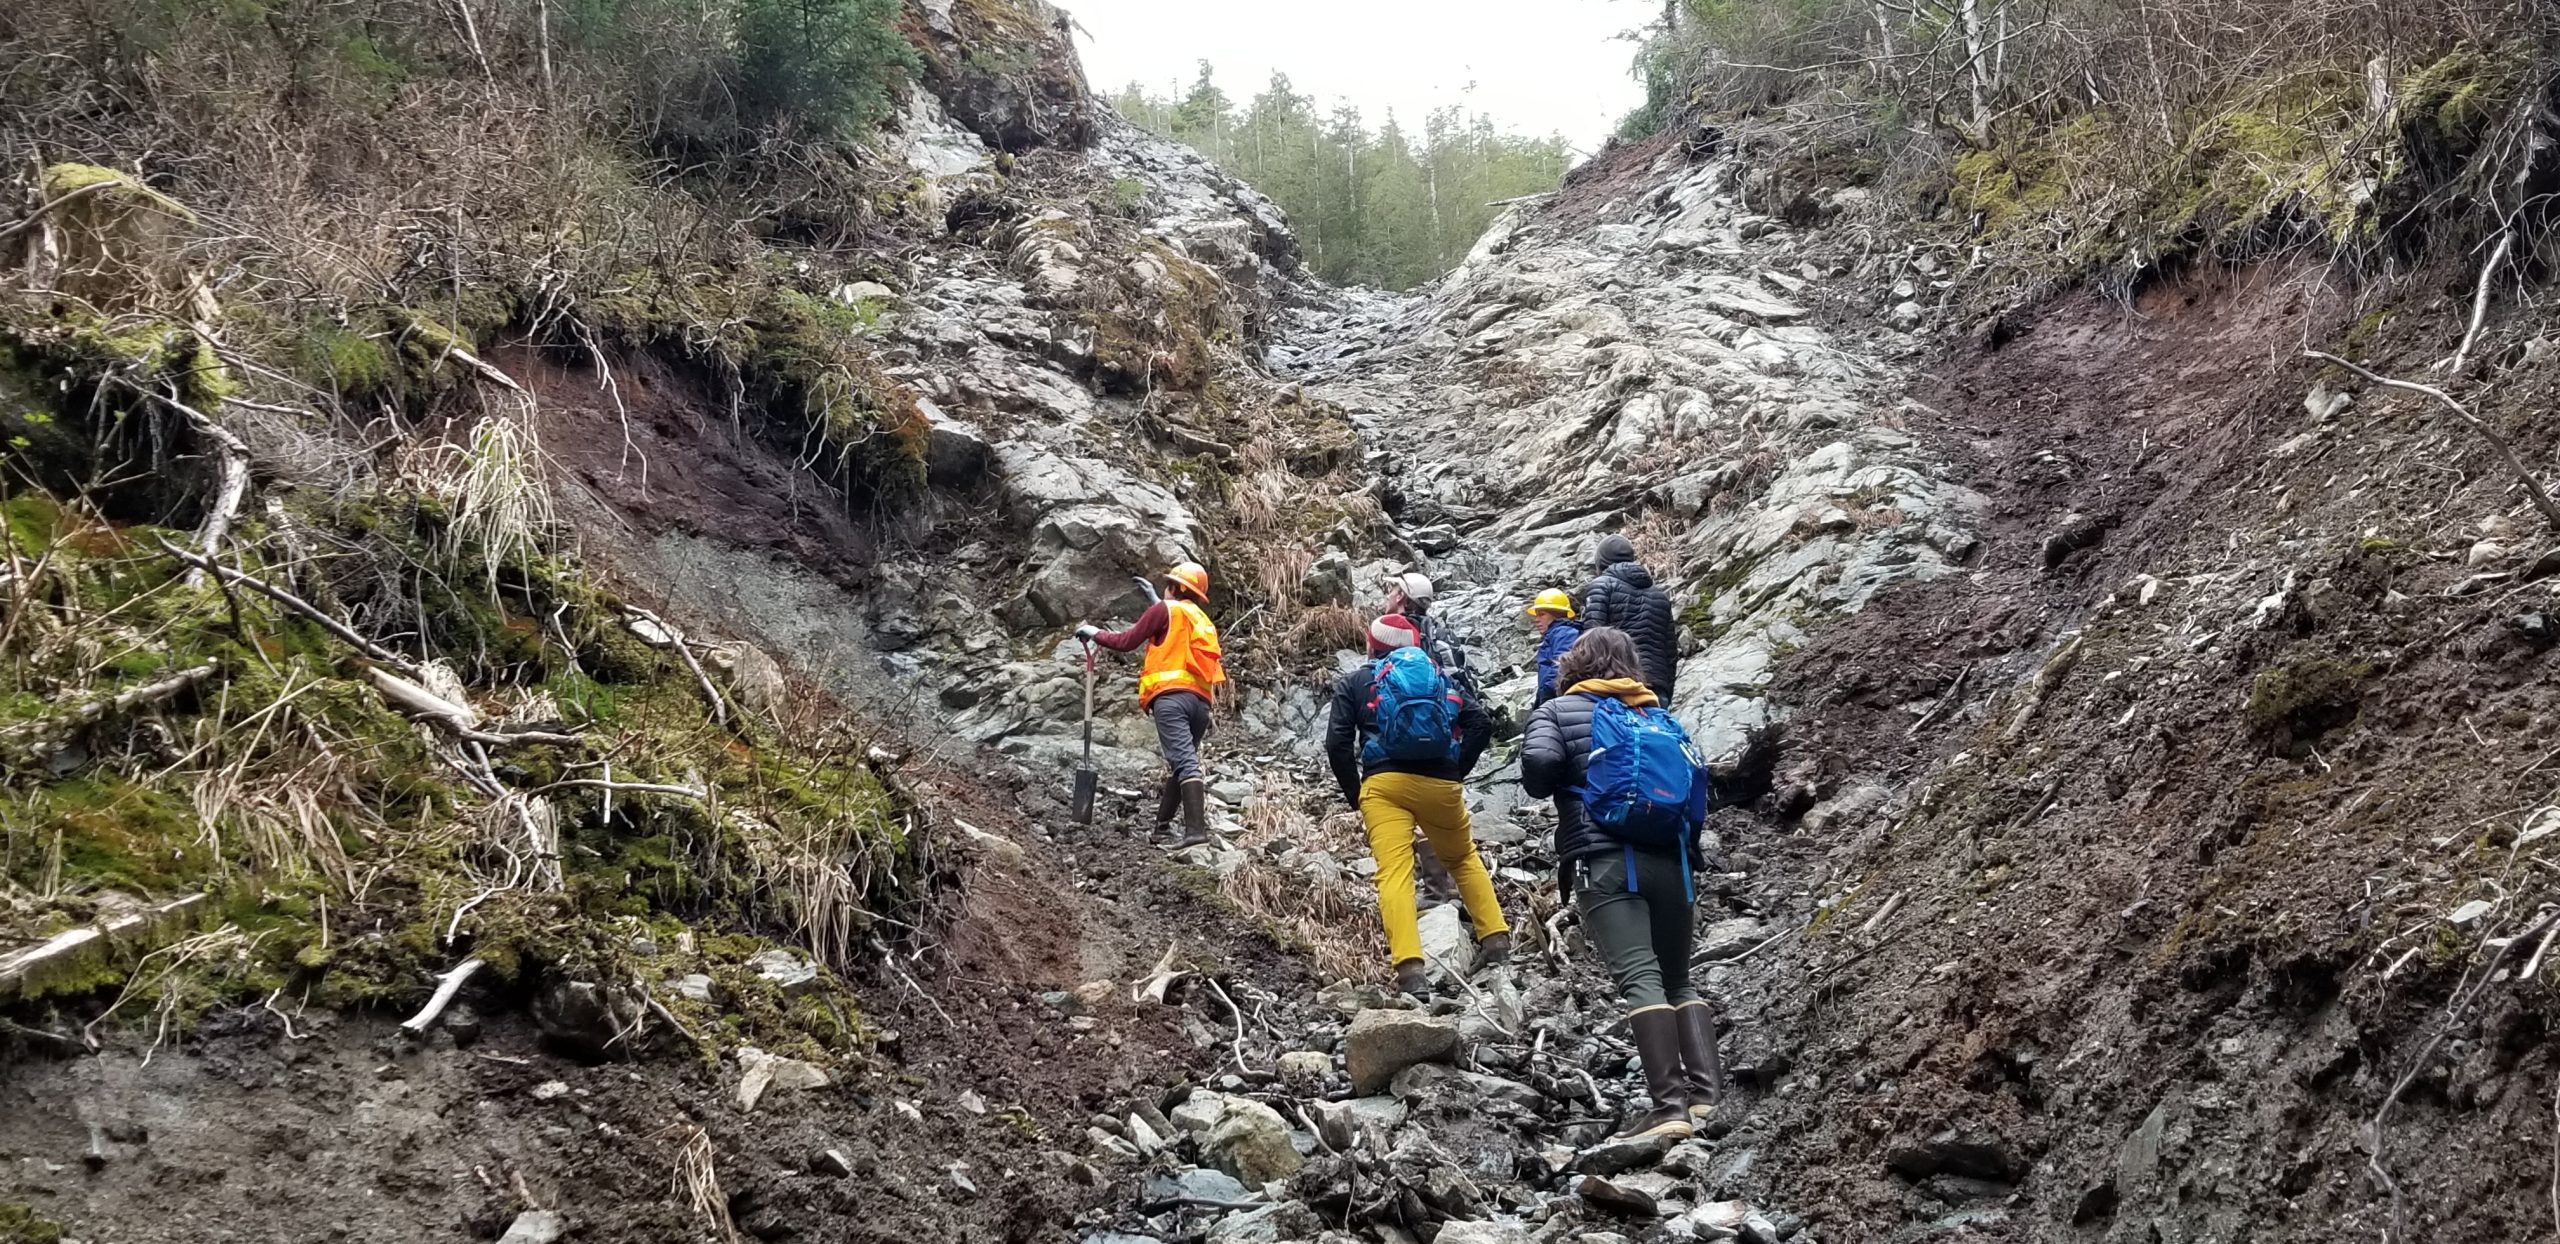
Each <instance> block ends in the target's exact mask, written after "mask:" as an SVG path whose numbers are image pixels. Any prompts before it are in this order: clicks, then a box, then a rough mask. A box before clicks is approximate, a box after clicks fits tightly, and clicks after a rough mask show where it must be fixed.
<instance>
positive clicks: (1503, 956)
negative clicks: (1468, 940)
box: [1476, 933, 1511, 972]
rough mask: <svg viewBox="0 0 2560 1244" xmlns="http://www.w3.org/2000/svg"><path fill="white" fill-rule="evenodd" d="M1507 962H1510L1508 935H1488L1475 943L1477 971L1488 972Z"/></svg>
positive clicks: (1509, 938)
mask: <svg viewBox="0 0 2560 1244" xmlns="http://www.w3.org/2000/svg"><path fill="white" fill-rule="evenodd" d="M1509 962H1511V935H1510V934H1509V933H1493V934H1488V935H1486V937H1485V938H1484V940H1482V941H1480V942H1477V943H1476V970H1477V971H1479V972H1485V971H1490V970H1492V969H1494V968H1498V967H1501V966H1502V965H1503V964H1506V963H1509Z"/></svg>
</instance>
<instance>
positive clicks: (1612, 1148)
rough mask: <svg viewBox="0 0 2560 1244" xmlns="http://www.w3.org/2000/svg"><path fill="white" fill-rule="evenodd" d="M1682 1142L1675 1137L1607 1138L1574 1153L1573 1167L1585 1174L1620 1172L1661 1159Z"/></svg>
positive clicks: (1613, 1173)
mask: <svg viewBox="0 0 2560 1244" xmlns="http://www.w3.org/2000/svg"><path fill="white" fill-rule="evenodd" d="M1678 1143H1679V1138H1678V1137H1674V1136H1623V1137H1612V1138H1610V1139H1608V1140H1604V1141H1602V1142H1600V1143H1599V1144H1597V1145H1593V1146H1592V1147H1591V1148H1589V1149H1585V1150H1583V1151H1582V1152H1581V1153H1579V1154H1577V1155H1575V1156H1574V1159H1573V1169H1575V1170H1577V1171H1580V1172H1582V1173H1583V1174H1585V1175H1599V1176H1602V1177H1604V1178H1605V1177H1607V1176H1610V1175H1620V1174H1624V1173H1626V1172H1628V1171H1631V1170H1634V1169H1636V1168H1637V1167H1639V1166H1651V1165H1653V1164H1655V1163H1657V1162H1660V1161H1662V1159H1663V1155H1665V1154H1668V1153H1670V1152H1671V1149H1672V1146H1674V1145H1676V1144H1678Z"/></svg>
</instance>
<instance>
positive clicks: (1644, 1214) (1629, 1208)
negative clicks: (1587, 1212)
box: [1573, 1175, 1659, 1218]
mask: <svg viewBox="0 0 2560 1244" xmlns="http://www.w3.org/2000/svg"><path fill="white" fill-rule="evenodd" d="M1573 1191H1574V1195H1576V1196H1579V1197H1581V1198H1582V1199H1583V1200H1584V1201H1585V1202H1586V1203H1588V1204H1589V1205H1590V1206H1591V1207H1592V1208H1594V1209H1597V1210H1600V1211H1602V1212H1604V1213H1610V1214H1616V1215H1618V1216H1619V1217H1621V1218H1654V1217H1658V1216H1659V1213H1658V1211H1657V1210H1656V1209H1655V1208H1654V1199H1653V1198H1652V1197H1650V1196H1647V1195H1645V1194H1644V1193H1642V1192H1638V1191H1637V1190H1635V1189H1633V1188H1628V1187H1624V1186H1621V1185H1618V1184H1613V1183H1611V1182H1609V1181H1608V1180H1606V1179H1602V1178H1601V1177H1599V1176H1598V1175H1585V1176H1583V1177H1582V1178H1580V1179H1578V1180H1576V1181H1574V1185H1573Z"/></svg>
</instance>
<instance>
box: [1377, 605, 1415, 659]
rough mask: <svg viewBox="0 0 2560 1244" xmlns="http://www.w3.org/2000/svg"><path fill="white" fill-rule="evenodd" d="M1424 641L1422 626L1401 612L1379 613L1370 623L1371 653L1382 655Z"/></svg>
mask: <svg viewBox="0 0 2560 1244" xmlns="http://www.w3.org/2000/svg"><path fill="white" fill-rule="evenodd" d="M1421 642H1422V628H1420V627H1418V626H1415V625H1414V624H1413V619H1411V618H1408V617H1406V616H1404V615H1403V614H1401V613H1386V614H1380V615H1378V620H1377V621H1375V622H1372V623H1370V624H1369V655H1370V656H1373V657H1374V656H1380V655H1383V654H1385V653H1389V652H1393V651H1395V650H1396V649H1398V648H1410V647H1413V646H1414V645H1415V644H1418V643H1421Z"/></svg>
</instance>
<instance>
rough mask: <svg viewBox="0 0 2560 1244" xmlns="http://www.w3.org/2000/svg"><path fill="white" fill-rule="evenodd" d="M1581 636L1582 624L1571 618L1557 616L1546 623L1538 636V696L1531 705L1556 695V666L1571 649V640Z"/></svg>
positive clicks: (1533, 705) (1544, 701)
mask: <svg viewBox="0 0 2560 1244" xmlns="http://www.w3.org/2000/svg"><path fill="white" fill-rule="evenodd" d="M1580 638H1582V624H1581V623H1579V622H1576V621H1574V620H1573V619H1571V618H1558V619H1556V620H1555V621H1553V622H1550V623H1548V624H1547V633H1546V634H1544V635H1541V636H1539V637H1538V697H1537V699H1535V700H1533V701H1531V702H1530V706H1531V707H1533V708H1534V707H1536V706H1537V705H1540V704H1544V703H1546V702H1547V701H1549V700H1552V699H1554V698H1555V697H1556V666H1557V665H1558V664H1559V663H1561V662H1562V661H1563V660H1564V654H1566V653H1568V652H1571V651H1573V641H1575V640H1577V639H1580Z"/></svg>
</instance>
